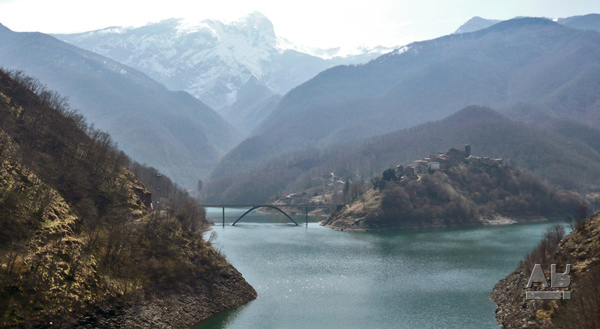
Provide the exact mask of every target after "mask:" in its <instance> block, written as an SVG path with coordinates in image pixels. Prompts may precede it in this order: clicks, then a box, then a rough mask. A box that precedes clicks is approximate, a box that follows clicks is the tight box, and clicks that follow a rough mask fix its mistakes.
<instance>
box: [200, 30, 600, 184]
mask: <svg viewBox="0 0 600 329" xmlns="http://www.w3.org/2000/svg"><path fill="white" fill-rule="evenodd" d="M599 90H600V34H598V33H597V32H593V31H583V30H576V29H572V28H568V27H566V26H564V25H561V24H558V23H556V22H553V21H551V20H547V19H542V18H519V19H512V20H508V21H504V22H500V23H498V24H495V25H493V26H491V27H488V28H486V29H483V30H479V31H476V32H471V33H462V34H453V35H449V36H445V37H441V38H437V39H434V40H429V41H423V42H415V43H412V44H410V45H407V46H405V47H402V48H399V49H397V50H395V51H394V52H391V53H388V54H386V55H383V56H381V57H379V58H377V59H375V60H372V61H370V62H369V63H367V64H364V65H352V66H338V67H334V68H331V69H328V70H326V71H324V72H322V73H320V74H319V75H317V76H316V77H315V78H313V79H311V80H309V81H308V82H306V83H304V84H302V85H300V86H298V87H297V88H295V89H293V90H292V91H290V92H289V93H288V94H286V95H285V96H284V97H283V98H282V100H281V101H280V102H279V104H278V105H277V107H276V108H275V109H274V110H273V112H272V113H271V114H270V115H269V116H268V117H267V118H266V119H265V120H264V121H263V122H262V123H261V124H260V125H259V126H258V127H257V128H256V129H255V130H254V133H253V134H252V135H251V136H250V137H248V138H247V139H246V140H245V141H243V142H242V143H241V144H240V145H238V146H237V147H236V148H235V149H233V150H232V151H231V152H230V153H228V154H227V155H226V156H225V157H224V158H223V159H222V160H221V161H220V163H219V165H218V167H217V168H216V169H215V171H214V172H213V174H212V178H213V179H219V178H221V177H225V176H227V175H230V174H231V173H234V172H236V171H239V170H246V169H249V168H252V167H254V166H256V165H259V164H261V163H263V162H264V161H265V160H267V159H269V158H272V157H275V156H278V155H282V154H286V153H292V152H296V151H301V150H305V149H309V148H314V147H324V146H327V145H335V144H338V143H340V142H347V141H351V140H359V139H361V138H366V137H369V136H374V135H378V134H383V133H387V132H391V131H395V130H398V129H402V128H406V127H410V126H414V125H417V124H420V123H424V122H426V121H432V120H439V119H442V118H444V117H446V116H448V115H451V114H452V113H455V112H456V111H458V110H460V109H462V108H464V107H465V106H468V105H472V104H478V105H484V106H489V107H492V108H496V109H499V110H500V111H501V112H505V113H510V114H511V116H512V117H515V118H518V119H520V120H523V121H532V122H537V123H540V122H542V121H543V120H550V119H568V120H571V121H575V122H579V123H582V124H584V125H592V126H594V125H595V126H598V125H600V111H599V110H598V107H599V106H600V105H599V104H600V92H599Z"/></svg>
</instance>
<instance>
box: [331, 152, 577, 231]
mask: <svg viewBox="0 0 600 329" xmlns="http://www.w3.org/2000/svg"><path fill="white" fill-rule="evenodd" d="M371 183H372V185H373V188H371V189H369V190H368V191H366V192H365V193H363V194H361V195H359V196H358V197H356V198H355V199H354V200H353V201H352V202H350V203H349V204H348V205H347V206H346V207H345V208H344V209H342V210H341V211H339V212H337V213H334V214H333V215H332V216H331V217H330V218H329V219H327V220H325V221H324V222H323V223H322V224H323V225H324V226H326V227H330V228H333V229H337V230H341V231H346V230H349V231H382V230H398V229H417V228H431V227H452V226H462V225H476V224H508V223H514V222H518V221H539V220H546V219H548V218H554V217H566V216H567V215H569V214H571V213H572V212H573V210H574V209H575V208H576V207H577V205H578V204H580V203H581V199H580V197H579V195H578V194H576V193H575V192H570V191H564V190H561V189H559V188H557V187H553V186H550V185H547V184H545V183H543V182H542V181H541V180H540V179H538V178H537V177H536V176H534V175H533V174H531V173H528V172H526V171H524V170H521V169H518V168H516V167H514V166H512V165H510V164H507V163H505V162H504V161H503V159H499V158H491V157H475V156H472V155H471V146H470V145H466V146H465V148H464V150H458V149H456V148H452V149H450V150H449V151H448V152H446V153H437V154H434V155H430V156H429V157H426V158H424V159H422V160H417V161H414V162H413V163H412V164H410V165H408V166H401V165H399V166H397V167H396V168H390V169H387V170H385V171H384V172H383V174H382V176H381V177H376V178H374V179H372V180H371Z"/></svg>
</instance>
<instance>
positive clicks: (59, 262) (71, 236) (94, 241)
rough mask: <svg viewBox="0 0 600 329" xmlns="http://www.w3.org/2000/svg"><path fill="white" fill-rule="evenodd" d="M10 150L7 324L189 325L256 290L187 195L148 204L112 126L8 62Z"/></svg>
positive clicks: (2, 190) (0, 144) (1, 165)
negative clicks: (155, 206)
mask: <svg viewBox="0 0 600 329" xmlns="http://www.w3.org/2000/svg"><path fill="white" fill-rule="evenodd" d="M27 87H29V89H28V88H27ZM31 88H33V89H37V91H38V93H37V95H36V94H35V93H33V92H32V91H31ZM52 105H55V106H57V107H58V108H59V109H57V108H54V107H53V106H52ZM84 130H85V132H84ZM86 132H87V134H86ZM0 155H1V156H0V227H1V228H2V230H1V232H0V328H34V327H35V328H37V327H44V328H54V327H55V328H69V327H82V326H83V327H85V326H88V327H102V328H116V327H142V328H143V327H163V328H167V327H185V326H191V325H193V324H194V323H196V322H198V321H199V320H200V319H202V318H205V317H207V316H210V315H212V314H214V313H216V312H219V311H222V310H224V309H228V308H232V307H236V306H239V305H241V304H243V303H245V302H248V301H250V300H252V299H254V298H256V292H255V291H254V289H252V287H251V286H250V285H249V284H248V283H247V282H246V281H245V280H244V279H243V277H242V276H241V274H240V273H239V272H237V271H236V270H235V269H234V268H233V267H232V266H231V265H229V264H228V263H227V261H226V260H225V259H224V258H223V256H222V255H220V254H219V253H218V252H216V251H215V250H214V249H213V248H212V246H211V245H210V243H208V242H206V241H204V240H203V239H202V237H201V231H199V230H198V228H203V227H205V223H206V219H205V218H204V212H203V210H202V209H201V208H199V207H198V206H197V205H196V204H194V203H193V202H192V200H191V199H189V197H187V196H185V194H182V196H181V197H180V199H179V200H174V199H173V200H171V199H170V200H165V202H164V206H163V207H164V208H163V209H164V211H163V212H162V213H154V214H152V213H150V212H149V211H148V210H147V206H148V204H147V203H148V199H149V197H150V193H149V192H148V191H147V190H146V188H145V187H144V185H143V184H142V183H140V181H138V180H137V179H136V177H135V176H134V175H133V173H132V172H131V171H129V170H128V169H127V168H126V167H127V165H128V161H129V160H128V159H127V157H126V156H125V155H124V154H123V153H122V152H120V151H118V149H116V146H115V144H114V142H112V141H111V139H110V137H109V136H108V135H107V134H104V133H102V132H100V131H97V130H94V129H93V128H90V127H88V126H87V125H86V124H85V122H84V121H83V120H82V117H81V116H78V115H77V114H76V113H74V112H70V111H68V110H65V109H64V108H60V101H59V98H58V96H57V95H56V94H53V93H52V92H49V91H47V90H44V88H43V86H42V85H40V84H39V83H36V82H35V81H34V80H32V79H30V78H26V77H23V76H21V77H20V79H19V81H15V80H13V79H12V78H10V77H9V76H8V75H7V74H5V73H4V72H2V71H0ZM195 223H196V224H195Z"/></svg>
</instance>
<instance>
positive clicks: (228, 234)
mask: <svg viewBox="0 0 600 329" xmlns="http://www.w3.org/2000/svg"><path fill="white" fill-rule="evenodd" d="M243 212H244V211H243V210H234V209H227V210H226V222H227V223H228V225H226V226H225V228H222V227H221V225H220V223H221V209H220V208H219V209H208V217H209V218H210V219H212V220H213V221H215V222H216V223H218V225H216V226H215V227H214V230H213V231H212V232H216V235H217V237H216V238H215V239H214V241H213V244H214V246H215V247H216V248H218V249H221V251H222V252H223V253H224V254H225V256H226V257H227V259H228V260H229V262H230V263H231V264H233V266H235V267H236V268H237V269H238V270H239V271H240V272H241V273H242V274H243V276H244V278H245V279H246V280H247V281H248V282H249V283H250V284H251V285H252V286H253V287H254V288H255V289H256V291H257V292H258V298H257V299H256V300H255V301H252V302H250V303H249V304H247V305H245V306H242V307H240V308H238V309H235V310H231V311H227V312H223V313H220V314H217V315H216V316H214V317H212V318H209V319H207V320H205V321H203V322H202V323H200V324H198V325H197V326H195V327H194V329H201V328H202V329H204V328H302V329H305V328H477V329H480V328H498V325H497V323H496V320H495V318H494V310H495V306H494V303H493V302H492V301H491V300H490V299H489V295H490V293H491V291H492V288H493V286H494V284H495V283H496V282H498V280H500V279H501V278H503V277H505V276H506V275H508V274H509V273H511V272H512V271H513V270H514V269H515V268H516V267H517V263H518V261H519V260H520V259H522V258H523V256H524V255H525V253H527V252H528V251H530V250H531V249H532V248H533V247H534V246H535V245H536V244H537V243H538V241H539V240H540V239H541V235H542V234H543V232H544V231H545V229H546V228H547V227H548V226H550V225H553V223H533V224H516V225H506V226H482V227H469V228H453V229H429V230H421V231H401V232H376V233H364V232H339V231H334V230H331V229H328V228H324V227H321V226H319V224H318V223H317V222H316V221H317V220H319V219H320V218H311V221H310V222H309V224H308V227H305V225H304V216H297V217H293V218H294V220H296V221H297V222H299V223H302V225H300V226H294V225H293V224H289V223H291V222H289V219H287V218H285V217H284V216H282V215H269V214H256V213H254V214H250V215H248V216H247V217H244V219H242V221H240V222H239V223H238V224H236V226H230V223H231V222H233V221H234V220H235V219H236V218H237V217H239V215H241V214H242V213H243ZM210 234H211V232H208V233H207V236H206V237H207V238H208V236H209V235H210Z"/></svg>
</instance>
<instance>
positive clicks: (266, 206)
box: [202, 204, 344, 227]
mask: <svg viewBox="0 0 600 329" xmlns="http://www.w3.org/2000/svg"><path fill="white" fill-rule="evenodd" d="M202 206H203V207H204V208H223V227H225V208H250V210H248V211H246V212H245V213H244V214H243V215H242V216H240V217H239V218H238V219H237V220H235V222H233V224H231V225H232V226H234V225H235V224H236V223H237V222H238V221H239V220H240V219H242V218H243V217H244V216H246V215H247V214H248V213H250V212H251V211H253V210H254V209H258V208H263V207H264V208H273V209H276V210H278V211H279V212H281V213H282V214H284V215H285V216H286V217H287V218H289V219H290V220H291V221H292V222H293V223H294V224H296V225H298V223H296V222H295V221H294V220H293V219H292V217H290V216H289V215H288V214H286V213H285V212H284V211H283V210H281V209H279V208H283V207H288V208H289V207H294V208H304V215H305V216H306V227H308V208H336V210H339V209H340V208H341V207H343V206H344V205H338V204H321V205H315V204H284V205H279V204H253V205H252V204H243V205H242V204H204V205H202Z"/></svg>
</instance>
